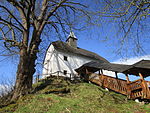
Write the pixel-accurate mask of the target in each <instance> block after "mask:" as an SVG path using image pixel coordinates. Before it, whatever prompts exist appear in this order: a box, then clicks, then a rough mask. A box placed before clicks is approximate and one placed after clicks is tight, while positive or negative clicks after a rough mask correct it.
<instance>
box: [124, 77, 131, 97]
mask: <svg viewBox="0 0 150 113" xmlns="http://www.w3.org/2000/svg"><path fill="white" fill-rule="evenodd" d="M125 75H126V79H127V97H128V98H129V99H130V98H131V90H130V85H128V83H130V80H129V76H128V74H125Z"/></svg>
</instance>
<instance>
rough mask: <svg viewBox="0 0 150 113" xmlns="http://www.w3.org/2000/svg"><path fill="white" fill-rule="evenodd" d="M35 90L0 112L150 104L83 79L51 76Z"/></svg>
mask: <svg viewBox="0 0 150 113" xmlns="http://www.w3.org/2000/svg"><path fill="white" fill-rule="evenodd" d="M33 87H34V88H33V91H32V94H30V95H27V96H24V97H22V98H21V99H19V100H18V101H17V102H16V103H14V104H11V105H9V106H7V107H3V108H0V113H4V112H14V113H110V112H112V113H124V112H125V113H126V112H128V113H146V112H147V113H148V112H150V105H149V104H147V105H141V104H139V103H136V102H134V101H131V100H127V99H126V97H125V96H123V95H120V94H116V93H114V92H108V91H106V90H104V89H102V88H100V87H98V86H96V85H93V84H88V83H84V82H80V83H75V82H74V83H72V82H71V81H69V80H64V79H63V78H56V77H53V78H50V79H48V80H43V81H40V82H38V83H37V84H34V86H33Z"/></svg>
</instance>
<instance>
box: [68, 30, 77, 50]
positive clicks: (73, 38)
mask: <svg viewBox="0 0 150 113" xmlns="http://www.w3.org/2000/svg"><path fill="white" fill-rule="evenodd" d="M77 40H78V39H77V38H76V36H75V35H74V32H72V31H71V32H70V34H69V36H68V39H67V40H66V42H67V44H68V45H70V46H72V47H74V48H77Z"/></svg>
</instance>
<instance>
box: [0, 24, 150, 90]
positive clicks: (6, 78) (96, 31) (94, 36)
mask: <svg viewBox="0 0 150 113" xmlns="http://www.w3.org/2000/svg"><path fill="white" fill-rule="evenodd" d="M79 24H80V23H79ZM81 24H82V23H81ZM88 27H89V28H88V29H87V30H85V31H74V32H75V35H76V37H77V38H78V47H80V48H83V49H86V50H89V51H92V52H95V53H97V54H98V55H100V56H102V57H104V58H105V59H107V60H108V61H110V62H113V63H123V64H133V63H135V62H137V61H139V60H141V59H145V60H150V44H149V43H150V40H149V39H147V37H150V33H148V32H145V33H144V34H142V35H140V37H142V40H141V42H142V43H141V46H142V47H143V48H144V50H145V52H144V53H141V54H138V55H137V54H136V53H134V51H133V49H134V45H135V43H134V42H133V43H130V40H129V43H130V44H129V45H128V44H127V45H126V46H124V48H123V49H122V50H121V51H122V53H121V54H118V53H117V50H119V48H120V43H119V42H118V40H119V38H120V37H121V35H119V36H116V34H117V31H118V28H117V27H116V25H114V24H113V23H107V24H104V25H103V26H99V27H91V26H88ZM68 35H69V34H68ZM132 37H134V35H132V36H131V38H132ZM5 59H6V60H5ZM17 62H18V61H17V59H15V58H9V57H8V58H7V57H2V56H0V77H1V78H0V88H3V85H7V84H8V85H9V84H12V83H14V81H15V74H16V70H17ZM120 77H122V75H120ZM133 79H135V78H133Z"/></svg>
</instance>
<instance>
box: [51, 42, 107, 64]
mask: <svg viewBox="0 0 150 113" xmlns="http://www.w3.org/2000/svg"><path fill="white" fill-rule="evenodd" d="M52 44H53V46H54V48H55V49H56V50H61V51H64V52H68V53H73V54H77V55H82V56H85V57H89V58H92V59H94V60H100V61H103V62H108V61H107V60H106V59H105V58H103V57H101V56H99V55H98V54H96V53H93V52H90V51H87V50H85V49H81V48H79V47H77V48H74V47H71V46H69V45H68V44H67V43H66V42H62V41H56V42H52Z"/></svg>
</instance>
